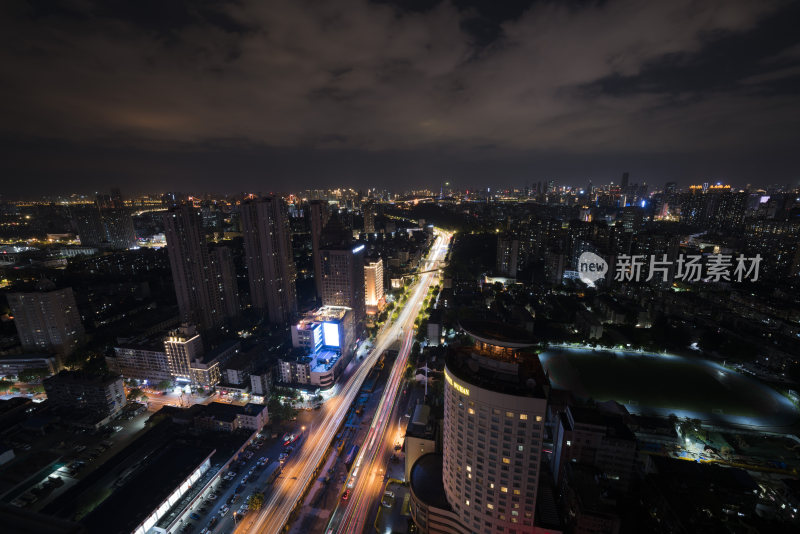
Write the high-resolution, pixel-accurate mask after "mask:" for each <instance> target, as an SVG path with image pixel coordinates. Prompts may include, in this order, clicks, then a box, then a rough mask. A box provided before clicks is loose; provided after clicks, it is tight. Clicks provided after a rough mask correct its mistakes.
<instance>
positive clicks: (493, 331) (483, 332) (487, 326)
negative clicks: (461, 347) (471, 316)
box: [459, 320, 536, 349]
mask: <svg viewBox="0 0 800 534" xmlns="http://www.w3.org/2000/svg"><path fill="white" fill-rule="evenodd" d="M459 323H460V324H461V328H463V329H464V331H466V333H467V334H469V335H470V336H472V337H473V338H475V339H477V340H478V341H482V342H484V343H488V344H489V345H495V346H498V347H507V348H511V349H524V348H527V347H531V346H533V345H535V344H536V340H535V339H534V338H533V335H531V333H530V332H528V331H527V330H523V329H521V328H517V327H515V326H511V325H508V324H505V323H501V322H499V321H476V320H462V321H459Z"/></svg>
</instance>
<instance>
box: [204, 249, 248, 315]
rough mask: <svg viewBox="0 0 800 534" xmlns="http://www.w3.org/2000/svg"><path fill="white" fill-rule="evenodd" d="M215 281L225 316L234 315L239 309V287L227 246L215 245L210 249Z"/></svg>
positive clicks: (237, 313) (231, 256)
mask: <svg viewBox="0 0 800 534" xmlns="http://www.w3.org/2000/svg"><path fill="white" fill-rule="evenodd" d="M211 263H212V265H213V267H214V276H215V283H216V285H217V291H218V292H219V297H220V298H221V299H222V307H223V310H224V313H225V316H226V317H236V316H237V315H239V312H240V311H241V302H240V300H239V287H238V284H237V282H236V267H235V266H234V264H233V255H232V254H231V249H229V248H228V247H217V248H215V249H214V250H213V251H211Z"/></svg>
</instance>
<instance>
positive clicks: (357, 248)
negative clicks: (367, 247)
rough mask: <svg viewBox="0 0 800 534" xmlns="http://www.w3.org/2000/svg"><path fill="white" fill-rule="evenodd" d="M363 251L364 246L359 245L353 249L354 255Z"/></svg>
mask: <svg viewBox="0 0 800 534" xmlns="http://www.w3.org/2000/svg"><path fill="white" fill-rule="evenodd" d="M362 250H364V245H358V246H357V247H356V248H354V249H353V254H358V253H359V252H361V251H362Z"/></svg>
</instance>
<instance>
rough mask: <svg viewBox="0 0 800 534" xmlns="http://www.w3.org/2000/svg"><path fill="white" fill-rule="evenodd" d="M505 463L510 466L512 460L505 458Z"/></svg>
mask: <svg viewBox="0 0 800 534" xmlns="http://www.w3.org/2000/svg"><path fill="white" fill-rule="evenodd" d="M567 445H569V442H567ZM503 463H504V464H510V463H511V460H510V459H509V458H503Z"/></svg>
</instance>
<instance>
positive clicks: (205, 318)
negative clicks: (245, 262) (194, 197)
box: [164, 204, 227, 329]
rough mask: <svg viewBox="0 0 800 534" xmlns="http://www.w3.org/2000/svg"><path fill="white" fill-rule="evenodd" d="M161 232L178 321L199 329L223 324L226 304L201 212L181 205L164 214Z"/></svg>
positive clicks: (192, 207) (188, 205) (190, 206)
mask: <svg viewBox="0 0 800 534" xmlns="http://www.w3.org/2000/svg"><path fill="white" fill-rule="evenodd" d="M164 234H165V236H166V239H167V253H168V255H169V263H170V267H171V269H172V281H173V283H174V285H175V295H176V296H177V298H178V309H179V310H180V314H181V320H182V321H184V322H190V323H195V324H197V325H199V326H200V328H201V329H210V328H214V327H215V326H218V325H220V324H222V322H223V321H224V320H225V318H226V311H227V310H226V307H225V304H224V303H223V300H222V296H221V294H220V288H219V284H218V280H217V273H216V271H217V269H216V268H215V265H214V263H213V262H212V259H211V255H210V254H209V251H208V243H207V242H206V236H205V230H204V229H203V225H202V219H201V217H200V213H199V212H198V211H197V210H196V209H195V208H194V206H192V205H190V204H181V205H180V206H177V207H174V208H172V209H171V210H169V211H168V212H166V213H165V214H164Z"/></svg>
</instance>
